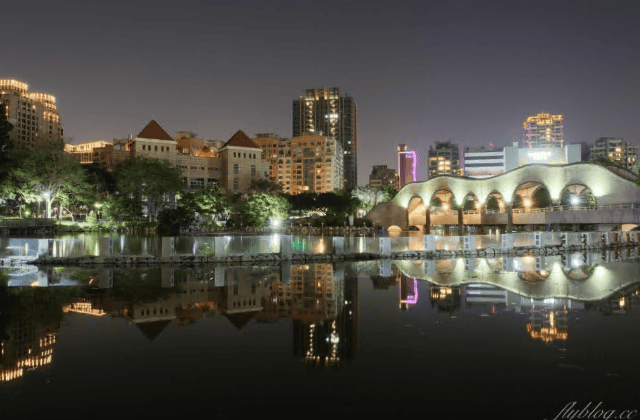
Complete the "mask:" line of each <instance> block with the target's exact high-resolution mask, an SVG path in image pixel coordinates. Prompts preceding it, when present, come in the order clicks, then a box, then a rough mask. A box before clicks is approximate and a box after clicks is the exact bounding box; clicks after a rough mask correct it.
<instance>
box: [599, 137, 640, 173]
mask: <svg viewBox="0 0 640 420" xmlns="http://www.w3.org/2000/svg"><path fill="white" fill-rule="evenodd" d="M590 160H594V161H598V160H608V161H611V162H614V163H617V164H619V165H622V166H624V167H625V168H627V169H629V170H630V171H632V170H635V169H636V168H637V166H636V163H637V161H638V146H635V145H633V144H630V143H629V142H627V141H625V140H624V139H622V138H616V137H600V138H599V139H598V140H596V143H595V145H594V146H593V147H592V148H591V156H590Z"/></svg>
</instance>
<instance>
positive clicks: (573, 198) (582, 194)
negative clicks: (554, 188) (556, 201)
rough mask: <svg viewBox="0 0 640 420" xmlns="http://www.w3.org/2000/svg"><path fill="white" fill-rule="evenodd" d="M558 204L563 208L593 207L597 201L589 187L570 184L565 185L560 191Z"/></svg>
mask: <svg viewBox="0 0 640 420" xmlns="http://www.w3.org/2000/svg"><path fill="white" fill-rule="evenodd" d="M560 205H561V206H562V207H564V208H585V207H587V208H595V207H596V206H597V202H596V198H595V196H594V194H593V192H592V191H591V189H590V188H589V187H587V186H586V185H582V184H571V185H567V186H565V187H564V188H563V189H562V191H561V192H560Z"/></svg>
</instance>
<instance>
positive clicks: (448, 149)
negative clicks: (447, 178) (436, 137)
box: [428, 141, 462, 178]
mask: <svg viewBox="0 0 640 420" xmlns="http://www.w3.org/2000/svg"><path fill="white" fill-rule="evenodd" d="M428 165H429V177H430V178H431V177H433V176H437V175H446V174H451V175H462V168H461V166H460V149H459V148H458V145H457V144H456V143H451V142H450V141H437V142H436V147H435V149H434V148H433V146H429V161H428Z"/></svg>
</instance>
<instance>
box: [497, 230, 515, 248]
mask: <svg viewBox="0 0 640 420" xmlns="http://www.w3.org/2000/svg"><path fill="white" fill-rule="evenodd" d="M514 239H515V238H514V237H513V233H503V234H502V235H501V236H500V240H501V247H500V248H501V249H502V250H503V251H508V250H510V249H513V244H514Z"/></svg>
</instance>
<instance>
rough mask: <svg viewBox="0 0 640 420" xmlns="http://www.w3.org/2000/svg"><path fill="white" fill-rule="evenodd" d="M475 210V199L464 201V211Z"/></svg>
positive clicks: (468, 198)
mask: <svg viewBox="0 0 640 420" xmlns="http://www.w3.org/2000/svg"><path fill="white" fill-rule="evenodd" d="M475 209H476V202H475V201H474V200H473V198H470V197H467V199H466V200H465V201H464V206H463V208H462V210H464V211H469V210H475Z"/></svg>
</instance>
